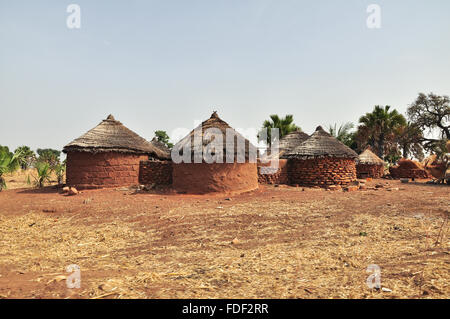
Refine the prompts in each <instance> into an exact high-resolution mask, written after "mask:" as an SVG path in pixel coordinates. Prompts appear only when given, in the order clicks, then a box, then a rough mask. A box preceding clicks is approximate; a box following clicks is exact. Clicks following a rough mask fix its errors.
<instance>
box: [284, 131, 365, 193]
mask: <svg viewBox="0 0 450 319" xmlns="http://www.w3.org/2000/svg"><path fill="white" fill-rule="evenodd" d="M357 157H358V154H356V153H355V152H354V151H353V150H352V149H350V148H349V147H347V146H346V145H344V144H343V143H342V142H340V141H338V140H337V139H336V138H334V137H333V136H331V135H330V134H328V133H327V132H325V131H324V130H323V128H322V127H321V126H319V127H317V129H316V131H315V132H314V133H313V134H312V135H311V136H310V137H309V138H308V139H307V140H306V141H304V142H303V143H301V144H300V145H299V146H297V147H295V148H294V149H293V150H292V151H290V152H287V153H285V154H284V155H283V156H282V158H287V159H288V160H289V161H288V171H289V182H290V184H298V185H304V186H319V187H323V188H326V187H328V186H331V185H347V184H349V183H351V182H353V181H355V180H356V162H355V159H356V158H357Z"/></svg>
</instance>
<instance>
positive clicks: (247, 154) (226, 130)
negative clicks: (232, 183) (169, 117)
mask: <svg viewBox="0 0 450 319" xmlns="http://www.w3.org/2000/svg"><path fill="white" fill-rule="evenodd" d="M196 134H197V135H196ZM227 134H228V137H229V139H227ZM216 135H221V136H222V140H220V138H219V139H217V136H216ZM211 147H212V148H214V150H213V151H211V150H210V149H209V148H211ZM173 150H174V151H175V152H179V154H180V156H182V155H183V152H184V150H189V151H190V152H191V159H194V158H195V154H200V155H201V154H205V153H207V152H208V151H209V152H210V153H213V154H212V155H215V154H218V153H219V152H223V153H222V154H223V159H224V162H225V159H226V156H227V150H228V152H229V154H231V155H233V158H234V161H236V160H237V159H238V158H244V159H245V161H248V160H250V161H252V162H256V154H257V149H256V147H255V146H254V145H253V144H251V143H250V141H249V140H247V139H246V138H245V137H243V136H242V135H241V134H240V133H238V132H237V131H235V130H234V129H233V128H231V126H229V125H228V123H226V122H225V121H223V120H222V119H220V118H219V116H218V115H217V112H213V113H212V115H211V117H210V118H209V119H208V120H206V121H204V122H203V123H201V124H200V125H199V126H198V127H197V128H195V129H194V130H192V131H191V132H190V133H189V134H188V135H187V136H186V137H184V138H183V139H181V140H180V141H179V142H178V143H177V144H175V146H174V147H173Z"/></svg>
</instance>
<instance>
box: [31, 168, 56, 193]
mask: <svg viewBox="0 0 450 319" xmlns="http://www.w3.org/2000/svg"><path fill="white" fill-rule="evenodd" d="M35 167H36V171H37V176H33V178H34V179H35V182H36V186H38V187H39V188H42V187H43V186H44V183H45V182H50V174H51V172H52V170H51V167H50V164H49V163H47V162H37V163H36V165H35Z"/></svg>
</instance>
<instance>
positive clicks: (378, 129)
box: [358, 105, 406, 158]
mask: <svg viewBox="0 0 450 319" xmlns="http://www.w3.org/2000/svg"><path fill="white" fill-rule="evenodd" d="M390 108H391V107H390V106H388V105H386V106H385V107H382V106H379V105H377V106H375V108H374V109H373V111H372V112H371V113H366V115H363V116H361V117H360V118H359V123H361V125H360V128H358V130H359V129H361V130H362V131H365V132H366V133H367V138H368V140H369V141H371V142H372V143H373V144H376V146H377V148H376V149H377V155H378V156H379V157H380V158H384V150H385V144H386V139H387V138H388V137H389V135H392V134H393V132H394V131H395V130H396V129H397V128H398V127H399V126H402V125H406V119H405V117H404V116H403V115H401V114H400V113H398V112H397V110H395V109H394V110H392V111H389V110H390ZM372 146H374V147H375V145H372Z"/></svg>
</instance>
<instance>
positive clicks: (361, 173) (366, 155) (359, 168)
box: [356, 148, 384, 178]
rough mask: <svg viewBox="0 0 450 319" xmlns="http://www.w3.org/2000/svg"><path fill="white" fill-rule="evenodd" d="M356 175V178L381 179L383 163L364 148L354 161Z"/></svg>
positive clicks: (368, 149)
mask: <svg viewBox="0 0 450 319" xmlns="http://www.w3.org/2000/svg"><path fill="white" fill-rule="evenodd" d="M356 174H357V176H358V178H369V177H370V178H381V177H383V175H384V161H383V160H382V159H381V158H379V157H378V156H377V155H375V154H374V153H373V152H372V151H371V150H370V148H366V150H365V151H364V152H362V153H361V154H359V156H358V159H357V160H356Z"/></svg>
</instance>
